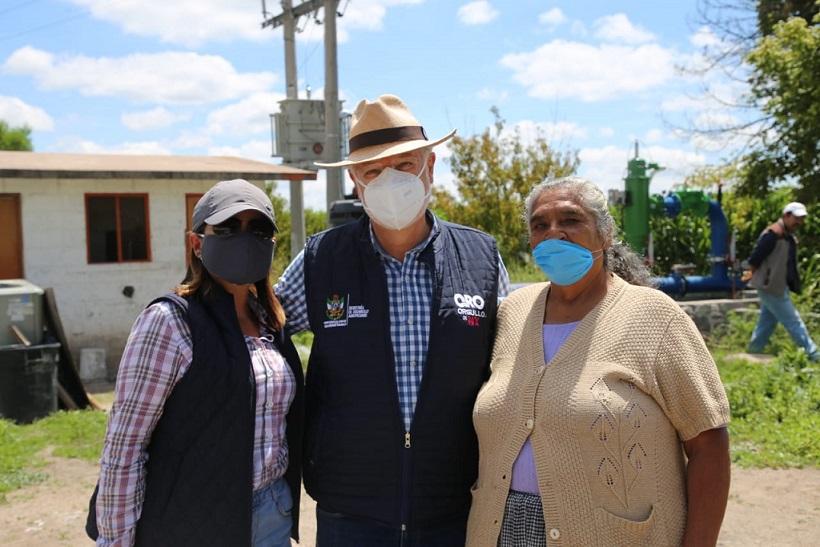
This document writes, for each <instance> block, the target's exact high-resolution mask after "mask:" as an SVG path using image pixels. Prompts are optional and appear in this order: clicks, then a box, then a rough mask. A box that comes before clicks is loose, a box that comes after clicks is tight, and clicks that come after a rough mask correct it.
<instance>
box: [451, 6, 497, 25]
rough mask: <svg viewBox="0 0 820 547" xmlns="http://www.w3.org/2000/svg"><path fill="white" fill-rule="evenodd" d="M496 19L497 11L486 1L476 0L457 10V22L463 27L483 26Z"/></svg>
mask: <svg viewBox="0 0 820 547" xmlns="http://www.w3.org/2000/svg"><path fill="white" fill-rule="evenodd" d="M496 17H498V10H496V9H495V8H494V7H493V6H492V4H490V3H489V2H487V0H476V1H475V2H469V3H467V4H464V5H463V6H461V7H460V8H458V20H459V21H461V22H462V23H463V24H465V25H485V24H487V23H489V22H490V21H492V20H493V19H495V18H496Z"/></svg>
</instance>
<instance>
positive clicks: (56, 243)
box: [0, 178, 218, 379]
mask: <svg viewBox="0 0 820 547" xmlns="http://www.w3.org/2000/svg"><path fill="white" fill-rule="evenodd" d="M216 182H218V181H216V180H180V179H174V180H169V179H128V180H121V179H117V180H106V179H87V180H82V179H76V180H63V179H10V178H6V179H4V178H0V193H18V194H20V202H21V204H20V208H21V214H22V226H23V261H24V265H23V267H24V276H25V278H26V279H28V280H29V281H31V282H32V283H34V284H36V285H39V286H40V287H44V288H45V287H53V288H54V290H55V293H56V296H57V305H58V306H59V309H60V316H61V318H62V321H63V325H64V327H65V330H66V335H67V336H68V338H69V344H70V345H71V348H72V351H73V354H74V355H75V356H76V359H77V360H79V355H80V349H81V348H84V347H96V348H104V349H105V351H106V365H107V368H108V371H109V378H110V379H113V377H114V375H115V373H116V369H117V366H118V364H119V360H120V357H121V354H122V349H123V346H124V345H125V341H126V339H127V336H128V332H129V331H130V329H131V326H132V325H133V322H134V319H135V318H136V317H137V315H138V314H139V313H140V311H141V310H142V309H143V308H144V307H145V306H146V305H147V304H148V303H149V302H150V301H151V300H153V299H154V298H156V297H157V296H159V295H161V294H164V293H166V292H168V291H169V290H170V289H171V288H172V287H174V286H175V285H176V284H177V283H178V282H179V281H180V280H181V279H182V277H183V275H184V274H185V266H184V264H185V257H184V254H185V240H184V231H185V226H186V219H185V194H186V193H204V192H206V191H207V190H208V189H209V188H210V187H211V186H213V185H214V184H215V183H216ZM87 193H146V194H148V211H149V222H150V235H151V238H150V246H151V261H150V262H130V263H116V264H89V263H88V261H87V249H86V223H85V194H87ZM126 286H131V287H133V288H134V293H133V296H132V297H130V298H129V297H127V296H125V295H123V289H124V288H125V287H126ZM78 364H79V361H78Z"/></svg>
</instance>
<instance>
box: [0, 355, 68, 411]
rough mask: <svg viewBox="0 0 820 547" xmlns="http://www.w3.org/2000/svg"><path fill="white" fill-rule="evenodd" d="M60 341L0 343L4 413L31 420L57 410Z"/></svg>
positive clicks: (0, 406) (0, 398)
mask: <svg viewBox="0 0 820 547" xmlns="http://www.w3.org/2000/svg"><path fill="white" fill-rule="evenodd" d="M59 360H60V344H40V345H37V346H19V345H15V346H4V347H0V417H3V418H7V419H10V420H14V421H16V422H18V423H29V422H32V421H34V420H36V419H37V418H42V417H44V416H48V415H49V414H51V413H52V412H54V411H56V410H57V363H58V361H59Z"/></svg>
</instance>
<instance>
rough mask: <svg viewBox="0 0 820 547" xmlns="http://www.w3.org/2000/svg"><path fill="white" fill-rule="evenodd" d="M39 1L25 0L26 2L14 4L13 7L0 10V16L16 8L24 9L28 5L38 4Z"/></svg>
mask: <svg viewBox="0 0 820 547" xmlns="http://www.w3.org/2000/svg"><path fill="white" fill-rule="evenodd" d="M39 1H40V0H26V2H20V3H19V4H15V5H14V6H10V7H8V8H6V9H3V10H0V15H3V14H4V13H8V12H10V11H14V10H16V9H18V8H23V7H26V6H28V5H29V4H34V3H35V2H39Z"/></svg>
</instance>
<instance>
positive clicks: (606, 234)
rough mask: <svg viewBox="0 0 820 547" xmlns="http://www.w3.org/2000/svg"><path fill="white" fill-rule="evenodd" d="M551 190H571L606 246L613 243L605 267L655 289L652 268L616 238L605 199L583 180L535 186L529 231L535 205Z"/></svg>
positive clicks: (527, 204)
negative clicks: (590, 218) (591, 218)
mask: <svg viewBox="0 0 820 547" xmlns="http://www.w3.org/2000/svg"><path fill="white" fill-rule="evenodd" d="M550 190H566V191H568V192H569V193H570V194H571V195H572V196H573V198H574V199H575V201H576V203H577V204H578V205H580V206H581V207H582V208H583V209H585V210H586V211H587V212H589V213H590V214H591V215H592V217H593V218H594V219H595V227H596V229H597V231H598V235H599V236H600V237H601V239H602V240H603V241H604V242H605V243H610V246H609V248H608V249H607V251H606V253H605V254H604V268H606V269H607V271H610V272H612V273H615V274H617V275H618V276H619V277H621V278H623V279H624V281H626V282H628V283H630V284H632V285H642V286H652V285H653V283H652V279H651V275H650V273H649V269H648V268H647V267H646V265H645V264H644V261H643V259H642V258H641V257H640V256H638V255H637V254H636V253H635V252H634V251H633V250H632V249H631V248H629V246H628V245H626V244H624V243H623V242H621V241H619V240H618V239H617V236H618V225H617V224H616V223H615V219H614V218H612V214H611V213H610V212H609V204H608V203H607V199H606V196H605V195H604V193H603V192H602V191H601V189H600V188H598V186H596V185H595V184H593V183H592V182H590V181H588V180H586V179H584V178H581V177H575V176H570V177H563V178H558V179H547V180H545V181H544V182H542V183H540V184H538V185H537V186H535V187H534V188H533V189H532V190H531V191H530V193H529V195H528V196H527V199H526V200H525V201H524V223H525V224H526V225H527V232H528V233H529V232H530V218H531V217H532V210H533V207H534V206H535V203H536V202H537V201H538V199H539V198H540V197H541V195H542V194H544V192H547V191H550Z"/></svg>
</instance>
